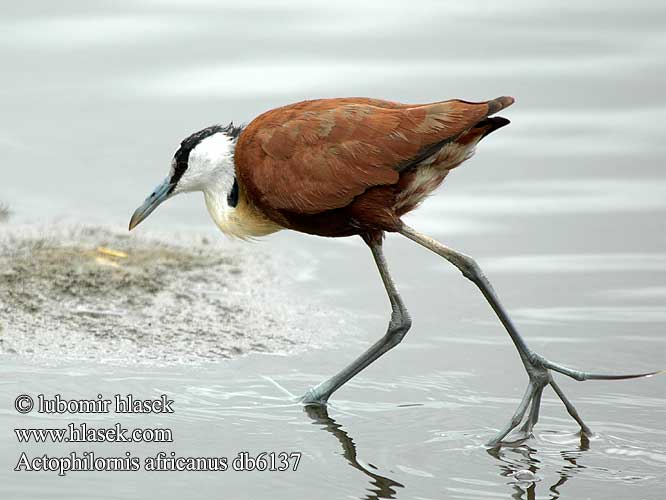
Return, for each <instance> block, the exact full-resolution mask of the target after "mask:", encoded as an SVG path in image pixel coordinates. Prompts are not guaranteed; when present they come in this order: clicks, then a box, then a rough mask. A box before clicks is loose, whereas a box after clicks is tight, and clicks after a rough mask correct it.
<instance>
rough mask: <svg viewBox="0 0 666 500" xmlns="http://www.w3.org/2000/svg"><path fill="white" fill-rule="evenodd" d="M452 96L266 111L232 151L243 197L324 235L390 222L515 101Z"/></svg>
mask: <svg viewBox="0 0 666 500" xmlns="http://www.w3.org/2000/svg"><path fill="white" fill-rule="evenodd" d="M512 103H513V99H512V98H510V97H500V98H497V99H494V100H491V101H485V102H478V103H474V102H466V101H461V100H450V101H443V102H436V103H431V104H401V103H397V102H392V101H383V100H378V99H369V98H338V99H320V100H314V101H303V102H299V103H295V104H291V105H288V106H284V107H281V108H277V109H273V110H271V111H268V112H266V113H264V114H262V115H260V116H259V117H257V118H256V119H255V120H253V121H252V122H251V123H250V124H249V125H248V126H247V127H246V128H245V130H244V131H243V132H242V133H241V135H240V137H239V139H238V143H237V145H236V151H235V166H236V174H237V177H238V181H239V186H240V188H241V190H243V192H244V196H245V197H246V198H247V199H248V201H249V202H250V203H251V204H253V205H254V206H255V207H257V209H258V210H260V211H261V212H262V213H263V214H264V215H265V216H267V217H268V218H269V219H271V220H272V221H274V222H275V223H277V224H280V225H282V226H284V227H287V228H290V229H295V230H299V231H303V232H308V233H313V234H321V235H325V236H346V235H350V234H358V233H363V232H364V231H376V230H388V231H390V230H395V227H396V224H399V217H400V215H402V214H404V213H406V212H407V211H409V210H411V209H413V208H414V207H415V206H416V205H418V203H420V201H421V200H422V199H423V198H424V197H425V196H427V194H428V193H430V192H431V191H432V190H433V189H435V188H436V187H437V186H438V185H439V183H441V181H442V180H443V178H444V177H445V176H446V173H447V172H448V171H449V170H450V169H451V168H453V167H455V166H457V165H458V164H460V163H461V162H462V161H464V160H465V159H466V158H468V157H469V156H471V153H472V152H473V149H474V146H475V145H476V143H477V142H478V141H479V140H480V139H481V138H482V137H484V136H485V135H487V134H488V133H490V132H492V131H493V130H496V129H497V128H499V127H501V126H503V125H506V124H507V123H508V120H505V119H503V118H489V115H491V114H493V113H496V112H497V111H499V110H501V109H503V108H505V107H507V106H509V105H511V104H512Z"/></svg>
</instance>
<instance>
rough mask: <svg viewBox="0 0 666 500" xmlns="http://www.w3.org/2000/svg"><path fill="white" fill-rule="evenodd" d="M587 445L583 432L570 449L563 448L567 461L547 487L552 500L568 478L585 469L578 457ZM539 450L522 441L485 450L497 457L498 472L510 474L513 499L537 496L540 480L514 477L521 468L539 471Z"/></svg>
mask: <svg viewBox="0 0 666 500" xmlns="http://www.w3.org/2000/svg"><path fill="white" fill-rule="evenodd" d="M589 449H590V441H589V439H588V438H587V436H585V435H584V434H582V433H581V435H580V444H579V445H578V446H577V447H576V448H575V449H573V450H562V451H560V456H561V457H562V459H563V460H564V461H565V462H567V464H566V465H564V466H562V467H561V468H560V469H559V470H558V471H557V473H558V474H559V479H558V480H557V482H555V484H553V485H551V486H550V487H549V488H548V491H549V492H550V496H549V497H548V498H550V499H551V500H556V499H558V498H560V487H561V486H563V485H564V483H566V482H567V481H568V480H570V479H571V478H573V477H574V476H575V475H576V474H577V473H578V471H579V470H581V469H585V466H584V465H579V464H578V463H577V459H578V458H579V457H580V455H581V453H583V452H585V451H587V450H589ZM537 453H538V450H536V449H535V448H532V447H530V446H528V445H527V444H525V443H524V442H523V443H522V444H521V443H515V444H514V445H513V446H504V447H495V448H491V449H489V450H488V454H489V455H491V456H493V457H494V458H496V459H497V460H499V462H500V465H499V468H500V475H501V476H504V477H507V478H511V479H512V480H514V481H512V482H511V486H512V488H513V490H514V491H513V494H512V495H511V498H515V499H516V500H534V499H535V498H537V496H536V492H537V488H538V487H539V486H540V483H538V482H536V481H520V480H518V479H516V477H515V474H516V473H517V472H518V471H521V470H528V471H530V472H532V473H533V474H535V475H537V473H538V471H539V470H540V469H542V468H543V467H542V464H541V461H540V460H539V459H538V458H537ZM511 454H513V455H518V456H519V457H518V458H516V457H511V456H510V455H511Z"/></svg>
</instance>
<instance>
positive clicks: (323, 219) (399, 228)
mask: <svg viewBox="0 0 666 500" xmlns="http://www.w3.org/2000/svg"><path fill="white" fill-rule="evenodd" d="M511 104H513V98H511V97H498V98H497V99H493V100H490V101H485V102H467V101H461V100H450V101H443V102H435V103H432V104H400V103H397V102H390V101H383V100H378V99H368V98H341V99H321V100H314V101H303V102H299V103H296V104H291V105H288V106H284V107H281V108H277V109H274V110H271V111H268V112H266V113H264V114H262V115H261V116H259V117H257V118H256V119H254V120H253V121H252V122H250V124H248V125H247V126H246V127H234V126H233V124H230V125H228V126H226V127H222V126H219V125H214V126H211V127H208V128H205V129H203V130H201V131H199V132H196V133H195V134H192V135H191V136H189V137H188V138H186V139H185V140H184V141H183V142H182V143H181V145H180V148H179V149H178V151H176V154H175V155H174V157H173V160H172V162H171V171H170V172H169V176H168V177H167V178H166V180H165V181H164V182H163V183H162V184H160V185H159V186H158V187H157V189H155V191H154V192H153V193H152V194H151V195H150V196H149V197H148V198H147V199H146V201H145V202H144V204H143V205H142V206H141V207H139V208H138V209H137V210H136V212H134V215H133V216H132V219H131V221H130V224H129V228H130V230H131V229H132V228H134V227H135V226H136V225H137V224H139V223H140V222H141V221H142V220H143V219H145V218H146V217H147V216H148V215H149V214H150V213H151V212H152V211H153V210H154V209H155V208H156V207H157V206H158V205H159V204H160V203H162V202H163V201H164V200H166V199H168V198H170V197H172V196H174V195H176V194H179V193H185V192H191V191H202V192H203V194H204V198H205V200H206V206H207V207H208V211H209V213H210V215H211V217H212V218H213V220H214V221H215V223H216V224H217V226H218V227H219V228H220V229H221V230H222V231H223V232H224V233H226V234H229V235H232V236H236V237H239V238H253V237H258V236H264V235H267V234H270V233H273V232H276V231H279V230H281V229H292V230H295V231H300V232H303V233H309V234H315V235H319V236H330V237H339V236H351V235H359V236H361V238H363V240H364V241H365V242H366V243H367V244H368V246H369V247H370V250H371V251H372V255H373V257H374V260H375V262H376V264H377V267H378V268H379V274H380V276H381V278H382V281H383V282H384V286H385V288H386V291H387V293H388V296H389V300H390V302H391V309H392V314H391V320H390V322H389V325H388V330H387V332H386V334H385V335H384V336H383V337H382V338H381V339H380V340H378V341H377V342H376V343H375V344H374V345H372V346H371V347H370V348H369V349H368V350H367V351H366V352H365V353H363V354H362V355H361V356H360V357H359V358H358V359H356V360H355V361H354V362H352V363H351V364H350V365H349V366H347V367H346V368H344V369H343V370H342V371H341V372H339V373H338V374H336V375H334V376H333V377H331V378H330V379H328V380H326V381H324V382H322V383H320V384H319V385H317V386H316V387H314V388H312V389H310V390H309V391H308V392H307V394H306V395H305V396H304V397H303V399H302V400H303V402H304V403H306V404H316V403H320V404H325V403H326V401H327V400H328V399H329V398H330V396H331V395H332V394H333V393H334V392H335V391H336V390H338V389H339V388H340V387H341V386H342V385H343V384H344V383H345V382H347V381H348V380H349V379H351V378H352V377H354V376H355V375H356V374H357V373H358V372H360V371H361V370H363V369H364V368H365V367H367V366H368V365H370V364H371V363H372V362H373V361H375V360H376V359H377V358H379V357H380V356H381V355H382V354H384V353H385V352H387V351H388V350H389V349H391V348H393V347H395V346H396V345H398V344H399V343H400V341H401V340H402V339H403V337H404V336H405V334H406V333H407V331H408V330H409V328H410V326H411V319H410V317H409V313H408V312H407V309H406V308H405V306H404V304H403V302H402V299H401V297H400V295H399V293H398V291H397V290H396V287H395V285H394V283H393V279H392V278H391V275H390V274H389V270H388V266H387V264H386V260H385V259H384V255H383V251H382V242H383V237H384V233H386V232H392V233H400V234H402V235H403V236H406V237H407V238H409V239H411V240H413V241H415V242H416V243H418V244H420V245H422V246H424V247H425V248H427V249H429V250H431V251H433V252H435V253H437V254H438V255H440V256H441V257H444V258H445V259H446V260H448V261H449V262H451V263H452V264H453V265H454V266H456V267H457V268H458V269H459V270H460V271H461V272H462V274H463V275H464V276H465V277H466V278H468V279H469V280H471V281H472V282H473V283H474V284H475V285H476V286H477V287H479V289H480V290H481V293H483V295H484V297H485V298H486V300H487V301H488V302H489V303H490V306H491V307H492V308H493V310H494V311H495V313H496V314H497V316H498V317H499V320H500V321H501V322H502V324H503V325H504V327H505V328H506V330H507V332H508V333H509V335H510V337H511V340H512V341H513V343H514V344H515V346H516V348H517V350H518V353H519V355H520V358H521V360H522V362H523V365H524V366H525V369H526V370H527V374H528V376H529V383H528V385H527V390H526V391H525V395H524V396H523V399H522V401H521V402H520V405H519V406H518V409H517V410H516V412H515V414H514V415H513V417H512V418H511V421H510V422H509V424H508V425H507V426H505V427H504V428H503V429H502V430H501V431H500V432H499V434H498V435H497V436H496V437H495V438H493V439H492V440H491V442H490V445H496V444H498V443H499V442H500V441H501V440H503V439H504V438H505V436H506V435H507V434H508V433H509V432H510V431H511V430H512V429H514V428H515V427H517V426H518V425H519V424H520V422H522V420H523V418H524V416H525V414H526V413H527V410H528V407H529V413H528V416H527V419H526V420H525V423H524V425H523V426H522V427H521V429H520V431H521V432H522V433H523V435H525V436H529V435H530V434H531V432H532V428H533V427H534V425H535V424H536V422H537V419H538V416H539V406H540V402H541V394H542V392H543V389H544V388H545V387H546V385H550V386H551V387H552V388H553V390H554V391H555V393H556V394H557V395H558V396H559V398H560V399H561V400H562V402H563V403H564V406H565V407H566V409H567V411H568V412H569V414H570V415H571V416H572V417H573V418H574V419H575V420H576V421H577V422H578V424H579V425H580V427H581V431H582V432H583V433H585V434H589V433H590V430H589V428H588V427H587V426H586V425H585V423H584V422H583V421H582V420H581V418H580V417H579V416H578V413H577V412H576V409H575V408H574V406H573V405H572V404H571V402H570V401H569V400H568V399H567V397H566V396H565V395H564V393H563V392H562V390H561V389H560V388H559V386H558V385H557V384H556V383H555V381H554V380H553V378H552V376H551V372H550V370H554V371H556V372H559V373H562V374H564V375H567V376H569V377H571V378H573V379H575V380H588V379H626V378H636V377H643V376H648V375H651V374H652V373H643V374H637V375H600V374H593V373H587V372H583V371H578V370H573V369H570V368H566V367H564V366H562V365H560V364H557V363H553V362H552V361H549V360H548V359H546V358H544V357H543V356H540V355H539V354H537V353H536V352H534V351H533V350H532V349H530V348H529V347H528V346H527V344H526V343H525V341H524V340H523V338H522V337H521V336H520V334H519V333H518V330H517V329H516V327H515V325H514V324H513V322H512V321H511V319H510V318H509V316H508V314H507V312H506V309H504V307H503V306H502V304H501V303H500V301H499V298H498V297H497V295H496V294H495V291H494V290H493V288H492V286H491V285H490V283H489V282H488V280H487V279H486V277H485V276H484V274H483V272H482V271H481V269H480V268H479V266H478V265H477V263H476V262H475V261H474V259H472V258H471V257H469V256H467V255H465V254H463V253H460V252H458V251H456V250H453V249H451V248H448V247H446V246H444V245H442V244H441V243H438V242H437V241H435V240H433V239H432V238H429V237H428V236H424V235H422V234H420V233H418V232H417V231H415V230H414V229H412V228H411V227H409V226H407V225H405V224H404V223H403V222H402V221H401V219H400V217H401V216H402V215H404V214H406V213H407V212H409V211H411V210H413V209H414V208H416V207H417V206H418V205H419V204H420V203H421V202H422V201H423V200H424V199H425V198H426V197H427V196H428V195H429V194H430V193H432V192H433V191H434V190H435V189H436V188H437V187H438V186H439V185H440V184H441V183H442V181H443V180H444V178H445V177H446V176H447V175H448V173H449V171H450V170H451V169H453V168H455V167H457V166H458V165H460V164H461V163H462V162H463V161H465V160H467V159H468V158H470V157H471V156H472V154H473V153H474V149H475V146H476V144H477V143H478V142H479V141H480V140H481V139H482V138H484V137H485V136H486V135H488V134H490V133H491V132H493V131H495V130H497V129H499V128H501V127H503V126H505V125H507V124H508V123H509V120H507V119H505V118H500V117H492V116H491V115H493V114H495V113H497V112H498V111H500V110H502V109H504V108H506V107H507V106H510V105H511ZM654 373H656V372H654Z"/></svg>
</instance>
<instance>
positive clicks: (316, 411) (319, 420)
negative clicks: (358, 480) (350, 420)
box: [305, 405, 404, 500]
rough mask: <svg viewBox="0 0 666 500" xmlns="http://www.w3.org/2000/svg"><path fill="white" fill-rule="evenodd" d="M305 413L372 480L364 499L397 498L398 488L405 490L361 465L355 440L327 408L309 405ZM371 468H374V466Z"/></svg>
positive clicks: (352, 463)
mask: <svg viewBox="0 0 666 500" xmlns="http://www.w3.org/2000/svg"><path fill="white" fill-rule="evenodd" d="M305 412H306V413H307V414H308V416H309V417H310V418H311V419H312V420H313V421H314V422H313V423H315V424H316V425H319V426H320V427H321V428H322V429H325V430H327V431H328V432H330V433H331V434H333V435H334V436H335V437H336V439H337V440H338V441H339V442H340V445H341V446H342V452H343V454H344V457H345V458H346V459H347V462H349V465H351V466H352V467H353V468H354V469H357V470H360V471H361V472H362V473H363V474H365V475H366V476H368V477H369V478H370V483H371V484H372V487H371V488H370V489H369V492H368V493H367V494H366V496H365V497H364V498H365V499H367V500H375V499H377V500H379V499H381V498H396V497H395V495H396V488H404V486H403V485H402V484H400V483H398V482H397V481H394V480H393V479H390V478H388V477H385V476H381V475H379V474H377V473H375V472H372V471H370V470H368V468H367V467H366V466H364V465H361V464H360V463H359V461H358V459H357V456H356V445H355V444H354V440H353V439H352V438H351V437H349V434H347V432H346V431H345V430H343V429H342V426H341V425H340V424H338V423H337V422H336V421H335V420H333V419H332V418H331V417H329V416H328V410H327V409H326V407H325V406H321V405H308V406H306V407H305ZM368 466H369V467H372V468H374V466H372V465H368Z"/></svg>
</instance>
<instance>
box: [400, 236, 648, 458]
mask: <svg viewBox="0 0 666 500" xmlns="http://www.w3.org/2000/svg"><path fill="white" fill-rule="evenodd" d="M400 233H401V234H402V235H403V236H406V237H407V238H409V239H410V240H413V241H415V242H416V243H418V244H419V245H422V246H424V247H425V248H427V249H428V250H431V251H432V252H435V253H436V254H437V255H439V256H441V257H444V258H445V259H446V260H448V261H449V262H450V263H452V264H453V265H454V266H456V267H457V268H458V269H459V270H460V271H461V272H462V274H463V276H465V277H466V278H467V279H469V280H470V281H472V282H473V283H474V284H475V285H476V286H477V287H478V288H479V290H481V293H482V294H483V296H484V297H485V298H486V300H487V301H488V303H489V304H490V306H491V307H492V308H493V310H494V311H495V314H497V317H498V318H499V320H500V321H501V322H502V325H504V328H505V329H506V331H507V332H508V334H509V336H510V337H511V340H512V341H513V343H514V345H515V346H516V349H517V350H518V354H519V355H520V359H521V360H522V362H523V365H524V366H525V370H526V371H527V375H528V376H529V379H530V383H529V385H528V388H527V392H526V393H525V396H524V397H523V399H522V401H521V403H520V405H519V407H518V411H516V413H515V414H514V416H513V418H512V419H511V422H510V424H509V425H508V426H506V427H505V428H504V429H503V430H502V431H501V432H500V433H499V434H498V435H497V436H495V438H493V439H492V440H491V441H490V443H489V445H491V446H495V445H497V444H498V443H499V442H500V441H502V440H503V439H504V438H505V437H506V435H507V434H508V433H509V432H511V430H512V429H514V428H515V427H517V426H518V424H520V422H521V421H522V419H523V417H524V415H525V412H526V411H527V408H528V406H529V407H530V412H529V414H528V418H527V421H526V422H525V424H524V425H523V427H522V428H521V430H522V431H523V432H525V433H527V434H528V435H529V433H531V431H532V428H533V427H534V425H535V424H536V421H537V419H538V417H539V406H540V403H541V394H542V392H543V389H544V388H545V387H546V386H547V385H550V386H551V387H552V388H553V390H554V391H555V393H556V394H557V395H558V397H559V398H560V399H561V400H562V402H563V403H564V406H565V407H566V409H567V411H568V412H569V415H571V417H572V418H573V419H574V420H576V422H578V424H579V425H580V427H581V431H582V432H583V433H584V434H586V435H589V434H590V428H589V427H588V426H587V425H585V423H584V422H583V420H582V419H581V418H580V416H579V415H578V412H577V411H576V408H575V407H574V406H573V404H571V402H570V401H569V400H568V399H567V398H566V396H565V395H564V393H563V392H562V390H561V389H560V388H559V386H558V385H557V384H555V382H554V381H553V379H552V376H551V372H550V370H553V371H556V372H559V373H562V374H564V375H566V376H568V377H571V378H573V379H575V380H578V381H582V380H621V379H629V378H639V377H648V376H650V375H655V374H657V373H659V372H650V373H639V374H634V375H606V374H599V373H589V372H585V371H579V370H574V369H571V368H567V367H565V366H562V365H560V364H558V363H554V362H552V361H550V360H548V359H546V358H544V357H543V356H541V355H539V354H537V353H536V352H534V351H533V350H532V349H530V347H529V346H528V345H527V343H526V342H525V340H524V339H523V338H522V336H521V335H520V333H518V330H517V329H516V326H515V325H514V323H513V321H511V318H510V317H509V315H508V313H507V311H506V309H505V308H504V306H503V305H502V304H501V302H500V300H499V297H498V296H497V294H496V293H495V290H493V287H492V285H491V284H490V282H489V281H488V278H486V276H485V275H484V274H483V271H482V270H481V268H480V267H479V265H478V264H477V263H476V261H475V260H474V259H473V258H472V257H470V256H468V255H465V254H463V253H461V252H458V251H456V250H453V249H451V248H449V247H447V246H445V245H442V244H441V243H439V242H438V241H436V240H434V239H432V238H430V237H429V236H425V235H423V234H420V233H418V232H417V231H415V230H414V229H412V228H411V227H409V226H407V225H404V224H403V226H402V228H401V229H400ZM516 420H517V421H516Z"/></svg>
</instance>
